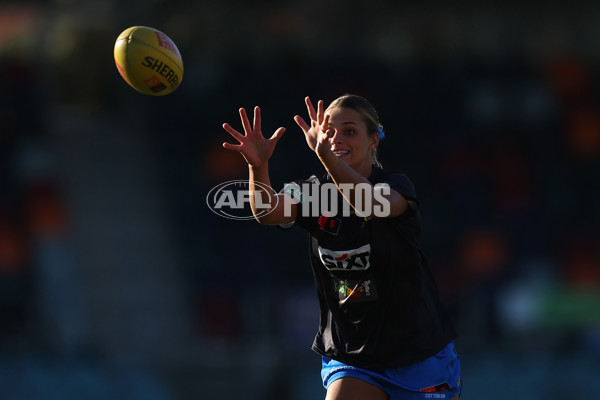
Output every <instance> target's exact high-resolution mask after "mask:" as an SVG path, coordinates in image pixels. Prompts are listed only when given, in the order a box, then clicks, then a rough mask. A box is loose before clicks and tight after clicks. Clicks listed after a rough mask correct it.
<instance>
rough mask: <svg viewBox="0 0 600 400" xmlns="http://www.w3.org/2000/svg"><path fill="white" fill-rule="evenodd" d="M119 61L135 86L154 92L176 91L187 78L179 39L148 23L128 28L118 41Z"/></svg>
mask: <svg viewBox="0 0 600 400" xmlns="http://www.w3.org/2000/svg"><path fill="white" fill-rule="evenodd" d="M114 53H115V64H116V65H117V69H118V70H119V73H120V74H121V76H122V77H123V79H125V82H127V83H128V84H129V85H130V86H131V87H132V88H134V89H136V90H137V91H139V92H141V93H144V94H149V95H152V96H163V95H165V94H169V93H171V92H173V91H174V90H175V89H177V87H178V86H179V84H180V83H181V79H182V78H183V60H182V59H181V54H180V53H179V49H178V48H177V46H176V45H175V43H174V42H173V41H172V40H171V39H170V38H169V37H168V36H167V35H165V34H164V33H162V32H161V31H159V30H157V29H154V28H150V27H147V26H132V27H131V28H127V29H125V30H124V31H123V32H121V34H120V35H119V37H118V38H117V41H116V42H115V50H114Z"/></svg>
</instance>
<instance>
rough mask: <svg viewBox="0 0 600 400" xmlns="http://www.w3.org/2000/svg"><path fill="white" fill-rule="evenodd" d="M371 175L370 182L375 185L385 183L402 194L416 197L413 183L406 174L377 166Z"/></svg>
mask: <svg viewBox="0 0 600 400" xmlns="http://www.w3.org/2000/svg"><path fill="white" fill-rule="evenodd" d="M373 175H374V176H373V179H372V182H373V184H374V185H375V186H379V185H386V184H387V185H389V186H390V188H392V189H393V190H395V191H396V192H398V193H400V194H401V195H402V196H404V197H409V198H411V199H412V198H414V199H416V197H417V196H416V190H415V185H414V184H413V182H412V180H411V179H410V178H409V177H408V176H407V175H406V174H404V173H399V172H389V171H386V170H384V169H381V168H377V170H376V171H374V174H373Z"/></svg>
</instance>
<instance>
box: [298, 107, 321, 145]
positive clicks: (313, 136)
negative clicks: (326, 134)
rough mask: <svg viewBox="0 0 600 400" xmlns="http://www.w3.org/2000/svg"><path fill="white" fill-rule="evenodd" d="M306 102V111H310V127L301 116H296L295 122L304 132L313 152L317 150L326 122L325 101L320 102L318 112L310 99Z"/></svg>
mask: <svg viewBox="0 0 600 400" xmlns="http://www.w3.org/2000/svg"><path fill="white" fill-rule="evenodd" d="M304 102H305V103H306V109H307V110H308V117H309V118H310V125H309V124H308V123H307V122H306V121H305V120H304V118H302V117H301V116H299V115H296V116H294V121H296V123H297V124H298V126H299V127H300V129H302V132H304V137H305V138H306V143H307V144H308V147H310V149H311V150H312V151H316V150H315V148H316V146H317V142H318V141H319V136H320V135H321V133H322V126H323V122H324V121H325V112H324V110H323V100H319V101H318V102H317V109H316V110H315V107H314V106H313V104H312V102H311V101H310V97H308V96H307V97H305V98H304Z"/></svg>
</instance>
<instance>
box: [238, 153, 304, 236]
mask: <svg viewBox="0 0 600 400" xmlns="http://www.w3.org/2000/svg"><path fill="white" fill-rule="evenodd" d="M248 180H249V189H250V206H251V207H252V214H253V215H254V218H255V219H256V220H257V221H258V222H259V223H261V224H265V225H280V224H286V223H288V222H292V221H294V220H295V219H296V206H295V204H293V205H292V206H291V207H290V209H286V208H285V207H284V201H282V200H283V196H285V195H283V194H278V193H275V192H274V191H273V190H272V188H271V179H270V177H269V166H268V163H264V164H263V165H261V166H260V167H255V166H252V165H248ZM267 191H268V193H267ZM259 204H260V207H259Z"/></svg>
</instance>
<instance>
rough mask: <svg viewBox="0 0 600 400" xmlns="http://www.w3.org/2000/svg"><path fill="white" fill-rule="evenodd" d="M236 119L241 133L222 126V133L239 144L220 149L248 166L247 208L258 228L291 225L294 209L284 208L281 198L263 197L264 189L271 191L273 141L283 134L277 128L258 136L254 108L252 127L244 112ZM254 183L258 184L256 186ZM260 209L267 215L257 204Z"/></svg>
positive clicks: (269, 194)
mask: <svg viewBox="0 0 600 400" xmlns="http://www.w3.org/2000/svg"><path fill="white" fill-rule="evenodd" d="M239 113H240V118H241V120H242V127H243V128H244V133H245V134H242V133H241V132H239V131H237V130H235V129H234V128H233V127H231V125H229V124H228V123H225V124H223V129H225V130H226V131H227V132H228V133H229V134H230V135H231V136H233V138H234V139H236V140H237V141H238V142H239V144H232V143H227V142H225V143H223V147H224V148H226V149H228V150H232V151H237V152H239V153H240V154H241V155H242V156H243V157H244V159H245V160H246V162H247V163H248V180H249V189H250V206H251V207H252V213H253V214H254V217H255V218H256V220H257V221H258V222H259V223H261V224H267V225H279V224H286V223H289V222H292V221H294V220H295V219H296V206H295V204H291V202H290V201H289V199H288V201H287V204H288V205H290V204H291V207H287V208H286V207H285V205H286V201H285V200H286V199H285V197H284V196H287V195H284V194H273V193H265V190H266V189H265V188H266V187H268V188H270V187H271V180H270V178H269V159H270V158H271V155H272V154H273V150H274V149H275V145H276V144H277V141H279V139H280V138H281V136H282V135H283V132H285V128H283V127H281V128H279V129H277V130H276V131H275V133H273V135H272V136H271V137H270V138H269V139H267V138H265V137H264V136H263V134H262V128H261V115H260V108H259V107H255V108H254V124H252V125H251V124H250V120H249V119H248V115H247V113H246V110H245V109H243V108H240V110H239ZM257 183H258V184H257ZM258 199H260V201H259V202H258V203H260V204H261V205H266V206H267V208H268V209H269V210H271V211H269V212H267V213H265V212H264V209H259V208H258V207H257V200H258Z"/></svg>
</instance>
